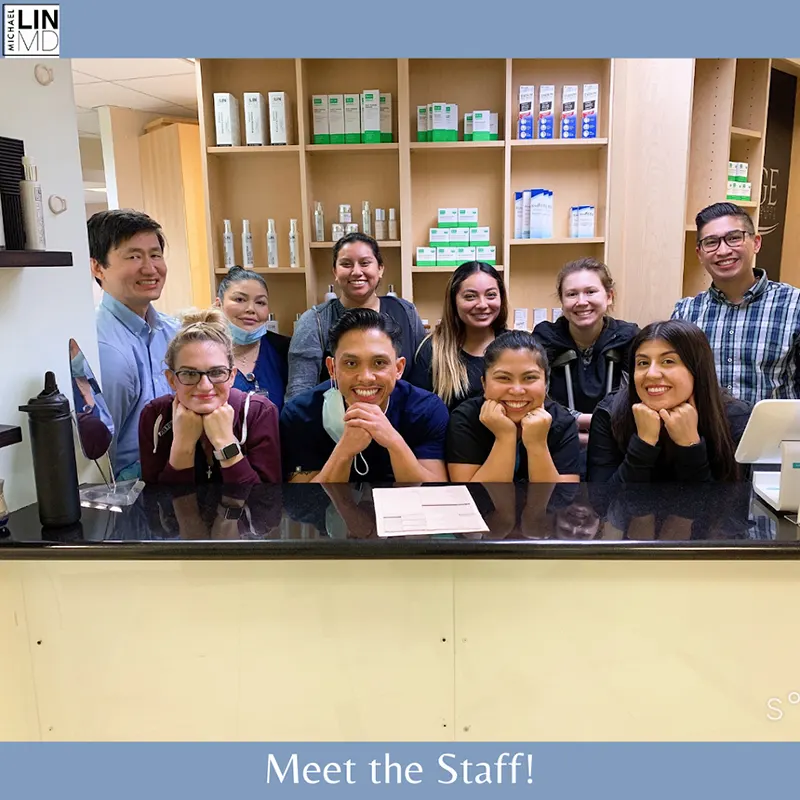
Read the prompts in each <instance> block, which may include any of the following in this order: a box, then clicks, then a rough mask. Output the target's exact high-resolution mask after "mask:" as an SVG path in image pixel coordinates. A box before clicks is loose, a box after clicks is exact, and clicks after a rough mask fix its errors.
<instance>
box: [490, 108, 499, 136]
mask: <svg viewBox="0 0 800 800" xmlns="http://www.w3.org/2000/svg"><path fill="white" fill-rule="evenodd" d="M499 120H500V116H499V115H498V114H497V112H496V111H492V113H491V114H489V138H490V139H491V140H492V141H493V142H496V141H497V140H498V138H499V135H498V128H499Z"/></svg>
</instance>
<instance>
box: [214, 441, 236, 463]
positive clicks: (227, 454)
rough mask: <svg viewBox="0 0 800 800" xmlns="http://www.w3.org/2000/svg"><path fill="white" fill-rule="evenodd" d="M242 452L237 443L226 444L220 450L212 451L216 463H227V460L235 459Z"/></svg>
mask: <svg viewBox="0 0 800 800" xmlns="http://www.w3.org/2000/svg"><path fill="white" fill-rule="evenodd" d="M241 452H242V446H241V445H240V444H239V442H231V443H230V444H226V445H225V447H223V448H221V449H220V450H215V451H214V458H216V459H217V461H227V460H228V459H229V458H235V457H236V456H238V455H239V454H240V453H241Z"/></svg>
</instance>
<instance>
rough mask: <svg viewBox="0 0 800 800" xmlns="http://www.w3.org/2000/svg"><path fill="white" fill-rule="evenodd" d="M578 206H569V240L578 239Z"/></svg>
mask: <svg viewBox="0 0 800 800" xmlns="http://www.w3.org/2000/svg"><path fill="white" fill-rule="evenodd" d="M579 210H580V206H570V209H569V235H570V238H572V239H576V238H577V237H578V211H579Z"/></svg>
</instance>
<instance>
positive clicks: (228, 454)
mask: <svg viewBox="0 0 800 800" xmlns="http://www.w3.org/2000/svg"><path fill="white" fill-rule="evenodd" d="M222 455H223V456H225V458H226V459H228V458H233V457H234V456H236V455H239V445H238V444H229V445H228V446H227V447H223V448H222Z"/></svg>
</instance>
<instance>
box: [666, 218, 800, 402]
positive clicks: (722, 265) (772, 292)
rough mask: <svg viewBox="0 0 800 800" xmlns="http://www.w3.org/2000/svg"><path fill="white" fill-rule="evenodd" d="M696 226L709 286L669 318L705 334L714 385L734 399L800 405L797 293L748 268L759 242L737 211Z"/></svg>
mask: <svg viewBox="0 0 800 800" xmlns="http://www.w3.org/2000/svg"><path fill="white" fill-rule="evenodd" d="M695 221H696V222H697V248H696V249H697V257H698V258H699V259H700V263H701V264H702V265H703V267H704V269H705V270H706V272H708V274H709V275H710V276H711V279H712V284H711V287H710V288H709V289H708V290H707V291H705V292H701V293H700V294H698V295H697V296H696V297H684V298H683V299H682V300H679V301H678V302H677V303H676V304H675V310H674V311H673V312H672V318H673V319H685V320H688V321H689V322H694V323H695V325H697V326H698V327H700V328H702V329H703V330H704V331H705V334H706V336H707V337H708V341H709V342H710V343H711V348H712V350H713V351H714V358H715V361H716V367H717V376H718V377H719V382H720V384H721V386H722V388H723V389H727V390H728V391H729V392H730V393H731V394H733V395H734V396H735V397H738V398H739V399H740V400H744V401H746V402H748V403H756V402H757V401H758V400H764V399H768V398H798V397H800V370H798V358H800V290H798V289H796V288H795V287H794V286H790V285H789V284H788V283H777V282H776V281H771V280H769V279H768V278H767V274H766V272H764V270H762V269H754V268H753V261H754V260H755V255H756V253H757V252H758V251H759V250H760V249H761V237H760V236H759V235H758V234H757V233H756V230H755V227H754V226H753V220H752V219H751V218H750V216H749V214H748V213H747V212H746V211H745V210H744V209H743V208H741V207H740V206H737V205H735V204H733V203H715V204H714V205H712V206H708V208H704V209H703V210H702V211H701V212H700V213H699V214H698V215H697V217H696V218H695Z"/></svg>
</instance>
